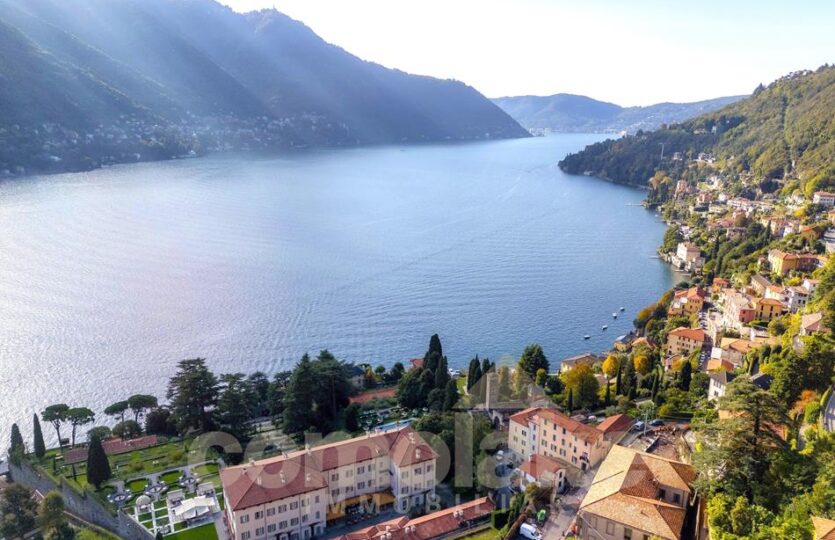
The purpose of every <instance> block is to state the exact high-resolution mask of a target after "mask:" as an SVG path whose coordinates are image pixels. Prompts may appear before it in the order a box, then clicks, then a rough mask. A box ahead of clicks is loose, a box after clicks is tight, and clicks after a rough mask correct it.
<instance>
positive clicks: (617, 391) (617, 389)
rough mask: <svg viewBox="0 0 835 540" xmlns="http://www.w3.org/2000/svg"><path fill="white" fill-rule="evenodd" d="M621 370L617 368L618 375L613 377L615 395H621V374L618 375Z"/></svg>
mask: <svg viewBox="0 0 835 540" xmlns="http://www.w3.org/2000/svg"><path fill="white" fill-rule="evenodd" d="M622 367H623V366H621V368H622ZM621 371H622V369H618V375H617V377H616V378H615V395H616V396H620V395H623V392H622V388H621V384H620V378H621V375H620V374H621Z"/></svg>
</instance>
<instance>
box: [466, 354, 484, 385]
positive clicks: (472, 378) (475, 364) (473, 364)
mask: <svg viewBox="0 0 835 540" xmlns="http://www.w3.org/2000/svg"><path fill="white" fill-rule="evenodd" d="M480 378H481V360H479V359H478V355H476V356H475V358H473V359H472V360H470V369H469V370H468V371H467V390H469V389H471V388H472V387H473V385H474V384H475V383H477V382H478V380H479V379H480Z"/></svg>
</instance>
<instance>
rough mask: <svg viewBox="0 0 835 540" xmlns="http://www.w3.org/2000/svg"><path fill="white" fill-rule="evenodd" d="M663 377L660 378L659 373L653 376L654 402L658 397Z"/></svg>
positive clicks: (654, 373)
mask: <svg viewBox="0 0 835 540" xmlns="http://www.w3.org/2000/svg"><path fill="white" fill-rule="evenodd" d="M660 380H661V377H660V376H659V374H658V372H657V371H655V372H653V374H652V400H653V401H655V398H656V397H658V387H659V386H660Z"/></svg>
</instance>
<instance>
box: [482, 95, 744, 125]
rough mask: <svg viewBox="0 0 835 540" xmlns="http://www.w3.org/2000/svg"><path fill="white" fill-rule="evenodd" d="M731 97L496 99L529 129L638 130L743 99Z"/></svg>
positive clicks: (497, 102) (519, 97)
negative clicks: (642, 102)
mask: <svg viewBox="0 0 835 540" xmlns="http://www.w3.org/2000/svg"><path fill="white" fill-rule="evenodd" d="M744 97H745V96H728V97H720V98H715V99H709V100H706V101H696V102H693V103H657V104H655V105H648V106H646V107H621V106H620V105H615V104H614V103H607V102H605V101H598V100H596V99H592V98H590V97H586V96H578V95H575V94H554V95H553V96H516V97H502V98H496V99H494V100H493V103H495V104H496V105H498V106H499V107H501V108H502V109H503V110H504V111H505V112H506V113H507V114H509V115H510V116H512V117H513V118H515V119H516V120H517V121H518V122H519V123H520V124H522V125H523V126H525V127H526V128H527V129H529V130H533V131H543V132H558V133H619V132H622V131H625V132H627V133H636V132H638V131H640V130H651V129H656V128H658V127H660V126H661V125H663V124H670V123H674V122H681V121H683V120H686V119H688V118H692V117H694V116H698V115H699V114H702V113H706V112H711V111H715V110H717V109H720V108H722V107H724V106H725V105H728V104H730V103H733V102H735V101H739V100H740V99H743V98H744Z"/></svg>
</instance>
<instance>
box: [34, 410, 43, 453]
mask: <svg viewBox="0 0 835 540" xmlns="http://www.w3.org/2000/svg"><path fill="white" fill-rule="evenodd" d="M32 425H33V435H34V441H33V443H34V444H33V446H34V450H35V455H36V456H37V457H38V459H41V458H43V457H44V456H45V455H46V445H45V444H44V442H43V432H42V431H41V421H40V420H39V419H38V415H37V414H33V415H32Z"/></svg>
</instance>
